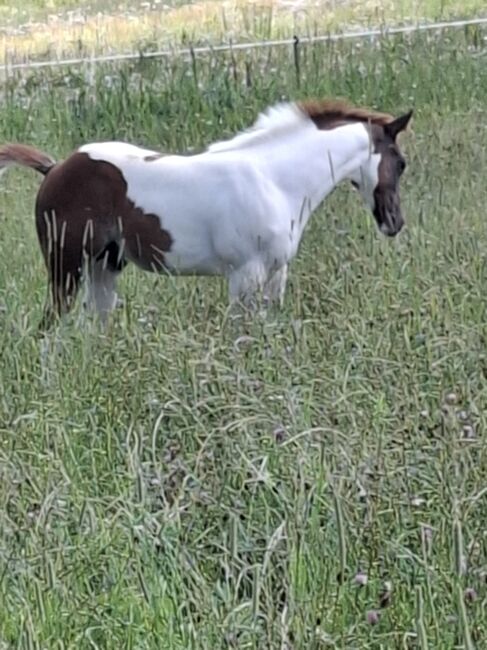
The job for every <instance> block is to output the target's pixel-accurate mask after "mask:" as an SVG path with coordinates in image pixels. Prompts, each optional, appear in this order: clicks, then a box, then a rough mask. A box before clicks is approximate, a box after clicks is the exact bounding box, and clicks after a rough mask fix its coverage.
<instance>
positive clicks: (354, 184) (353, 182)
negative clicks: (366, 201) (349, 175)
mask: <svg viewBox="0 0 487 650" xmlns="http://www.w3.org/2000/svg"><path fill="white" fill-rule="evenodd" d="M352 185H353V186H354V188H355V189H356V190H358V183H356V182H355V181H352Z"/></svg>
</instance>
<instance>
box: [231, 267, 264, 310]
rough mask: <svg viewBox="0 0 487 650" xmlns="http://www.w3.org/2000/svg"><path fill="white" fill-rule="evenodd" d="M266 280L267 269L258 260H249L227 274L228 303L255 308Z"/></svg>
mask: <svg viewBox="0 0 487 650" xmlns="http://www.w3.org/2000/svg"><path fill="white" fill-rule="evenodd" d="M266 281H267V271H266V269H265V267H264V265H263V264H262V262H260V261H259V260H251V261H249V262H247V263H246V264H243V265H242V266H240V267H239V268H237V269H234V270H232V271H231V272H230V273H229V274H228V290H229V295H230V303H231V304H235V303H240V304H242V305H243V306H244V307H246V308H248V309H255V308H256V307H257V305H258V302H259V298H260V297H261V295H260V294H261V292H262V289H263V287H264V285H265V282H266Z"/></svg>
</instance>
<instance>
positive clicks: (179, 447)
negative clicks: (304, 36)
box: [0, 30, 487, 650]
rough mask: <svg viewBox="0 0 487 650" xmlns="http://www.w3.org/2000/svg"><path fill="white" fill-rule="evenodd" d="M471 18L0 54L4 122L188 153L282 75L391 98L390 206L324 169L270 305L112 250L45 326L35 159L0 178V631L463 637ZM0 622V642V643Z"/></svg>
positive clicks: (474, 445) (27, 637) (476, 119)
mask: <svg viewBox="0 0 487 650" xmlns="http://www.w3.org/2000/svg"><path fill="white" fill-rule="evenodd" d="M484 45H485V32H482V31H479V30H474V31H472V30H469V31H466V32H461V33H458V32H456V33H454V34H453V33H452V34H446V35H443V36H441V37H439V36H437V37H435V38H433V37H425V36H422V37H411V38H398V39H395V40H385V41H382V42H380V43H379V42H372V43H368V44H362V45H361V46H359V45H347V46H340V45H334V46H326V45H323V46H315V47H313V48H304V49H302V51H301V52H300V66H299V70H300V74H299V77H298V75H297V72H296V66H295V59H294V54H293V51H292V49H291V50H289V51H287V50H282V49H279V50H277V49H276V50H272V51H270V52H266V53H253V54H249V55H245V56H237V55H235V56H232V55H231V54H228V55H226V56H220V57H218V58H214V57H207V58H201V59H197V60H196V61H195V62H193V61H191V59H188V60H171V61H160V62H141V63H138V64H134V65H130V66H119V67H99V68H96V69H91V68H80V69H72V70H69V71H67V72H66V71H63V72H52V73H46V74H38V75H35V76H29V77H14V78H11V79H10V80H9V81H8V83H7V84H6V86H5V93H4V98H3V108H2V111H1V112H0V135H1V140H17V141H22V142H30V143H32V144H35V145H37V146H40V147H42V148H45V149H46V150H47V151H48V152H49V153H52V154H55V155H56V156H58V157H62V156H64V155H66V154H67V153H68V152H69V151H70V150H71V149H72V148H73V147H75V146H76V145H78V144H80V143H81V142H86V141H95V140H98V139H108V138H120V139H128V140H131V141H133V142H138V143H140V144H147V145H150V146H151V147H159V148H160V149H163V150H171V151H188V150H190V149H199V148H201V147H203V146H205V145H206V144H207V143H208V142H210V141H212V140H214V139H217V138H222V137H223V136H225V135H228V134H230V133H233V132H234V131H235V130H236V129H239V128H242V127H244V126H246V125H248V124H249V123H250V122H251V121H252V120H253V119H254V118H255V115H256V113H257V112H258V111H259V110H260V109H262V108H263V107H264V106H266V105H267V104H269V103H271V102H275V101H277V100H279V99H284V98H298V97H305V96H311V95H312V96H319V95H342V96H347V97H349V98H350V99H352V100H354V101H356V102H357V103H362V104H367V105H369V106H376V107H377V108H380V109H383V110H390V111H393V112H395V113H398V112H399V111H403V110H405V109H408V108H410V107H412V106H414V107H415V111H416V112H415V123H414V130H413V132H412V133H411V134H410V135H409V136H406V137H405V138H404V142H403V147H404V150H405V152H406V154H407V158H408V161H409V167H408V171H407V173H406V176H405V178H404V183H403V187H402V195H403V203H404V212H405V215H406V218H407V221H408V227H407V230H406V231H404V232H403V233H401V235H400V236H399V238H398V239H396V240H394V241H392V242H391V241H385V240H384V239H382V238H381V237H380V235H379V234H377V232H376V229H375V226H374V225H373V223H372V219H371V218H370V217H369V216H367V215H366V214H365V213H364V209H363V208H362V206H360V205H359V202H358V199H357V197H356V195H355V194H354V193H353V192H352V190H351V189H349V188H341V189H340V190H339V191H338V192H337V193H335V194H334V195H333V196H332V197H330V199H329V200H328V202H327V203H326V205H325V207H324V208H323V209H322V210H320V211H319V213H318V214H317V215H316V217H315V219H314V221H313V222H312V224H311V226H310V228H309V232H308V233H307V235H306V237H305V240H304V242H303V245H302V248H301V251H300V255H299V258H298V259H297V260H296V262H295V263H294V264H293V267H292V270H291V277H290V285H289V288H288V294H287V298H286V304H285V308H284V310H283V311H282V312H280V313H273V314H270V315H269V317H268V318H267V319H266V320H262V319H256V320H255V321H254V322H251V321H244V322H233V321H232V320H229V319H228V318H227V314H226V295H225V289H224V286H223V284H222V283H221V282H220V281H218V280H215V279H211V280H205V279H186V280H182V279H174V280H170V279H166V278H159V277H155V276H152V275H149V274H143V273H141V272H140V271H137V270H136V269H134V268H129V269H127V270H126V271H125V272H124V276H123V280H122V282H121V293H122V295H123V297H124V300H125V302H124V307H123V308H122V309H121V310H119V311H118V312H117V313H116V314H115V315H114V318H113V319H112V322H111V324H110V327H109V329H108V330H107V331H104V332H102V331H100V330H99V329H98V328H97V327H96V324H90V323H89V322H87V323H84V325H82V326H81V325H80V324H79V323H78V322H77V321H78V319H79V318H81V314H80V310H78V311H77V313H76V314H75V316H74V317H73V318H72V319H70V320H68V321H67V322H66V323H65V324H64V325H63V326H61V327H60V329H59V330H58V331H57V332H56V334H54V335H53V336H52V337H51V338H50V339H49V341H48V343H47V344H43V345H41V344H40V343H39V341H38V339H37V338H36V337H35V328H36V325H37V321H38V319H39V317H40V313H41V308H42V303H43V299H44V296H45V277H44V269H43V266H42V262H41V259H40V254H39V251H38V247H37V242H36V241H35V233H34V225H33V219H32V208H33V200H34V195H35V188H36V187H37V186H38V183H39V178H38V177H37V176H34V174H31V173H30V172H27V171H25V170H12V172H9V174H8V176H4V177H3V178H2V186H1V202H0V210H1V214H2V220H1V223H2V227H1V228H0V247H1V248H0V250H1V251H2V254H1V256H0V309H1V315H0V317H1V321H0V323H1V327H0V337H1V347H2V351H3V352H2V372H1V375H0V382H1V383H0V409H1V411H0V420H1V421H0V476H1V479H2V480H1V483H0V576H1V579H0V594H1V595H0V597H1V602H2V607H1V608H0V642H1V643H3V647H5V648H10V647H12V648H13V647H18V648H24V647H26V648H119V647H124V648H158V649H160V648H171V649H175V650H176V649H178V648H181V649H185V650H186V649H187V648H198V649H200V648H201V649H204V650H210V649H211V650H213V649H216V648H256V649H257V648H259V649H262V648H269V649H273V648H276V649H280V650H283V649H284V648H288V649H291V648H292V649H294V650H298V649H304V648H306V649H313V648H316V649H318V648H325V647H336V648H361V649H365V648H371V649H374V650H375V649H377V648H388V649H389V648H410V647H421V648H427V647H430V648H445V649H446V648H448V649H449V648H453V647H463V648H471V647H477V648H482V647H485V645H486V643H487V636H486V628H485V569H486V553H485V518H486V515H487V505H486V495H485V484H486V479H487V470H486V468H487V462H486V461H487V458H486V446H485V425H486V412H487V411H486V406H487V383H486V372H487V356H486V352H485V346H486V334H487V331H486V326H485V286H486V283H485V280H486V270H485V269H486V266H485V264H486V259H487V257H486V255H487V253H486V251H487V234H486V229H485V205H486V200H487V189H486V187H487V186H486V182H485V179H486V173H487V129H486V124H487V121H486V117H487V110H486V106H487V66H486V57H485V52H484V50H483V49H482V48H483V47H484ZM1 643H0V645H1Z"/></svg>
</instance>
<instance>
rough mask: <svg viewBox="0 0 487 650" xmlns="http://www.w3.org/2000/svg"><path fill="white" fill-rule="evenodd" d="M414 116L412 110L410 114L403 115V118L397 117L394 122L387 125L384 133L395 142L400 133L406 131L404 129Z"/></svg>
mask: <svg viewBox="0 0 487 650" xmlns="http://www.w3.org/2000/svg"><path fill="white" fill-rule="evenodd" d="M412 115H413V111H412V110H410V111H409V113H405V114H404V115H401V117H397V118H396V119H395V120H394V121H392V122H389V124H386V125H385V126H384V131H385V132H386V133H387V135H389V136H390V137H391V138H392V139H393V140H395V139H396V138H397V136H398V135H399V133H401V131H404V129H405V128H406V127H407V125H408V124H409V120H410V119H411V117H412Z"/></svg>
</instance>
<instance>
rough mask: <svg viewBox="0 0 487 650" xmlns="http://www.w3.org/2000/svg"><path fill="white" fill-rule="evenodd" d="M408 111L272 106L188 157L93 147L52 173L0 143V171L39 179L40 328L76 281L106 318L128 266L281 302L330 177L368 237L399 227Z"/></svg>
mask: <svg viewBox="0 0 487 650" xmlns="http://www.w3.org/2000/svg"><path fill="white" fill-rule="evenodd" d="M411 114H412V111H411V112H409V113H407V114H405V115H402V116H401V117H399V118H397V119H393V118H392V117H391V116H390V115H386V114H384V113H376V112H373V111H369V110H365V109H360V108H356V107H353V106H350V105H349V104H347V103H345V102H341V101H336V100H331V101H319V102H303V103H288V104H278V105H276V106H274V107H271V108H269V109H268V110H267V111H266V112H264V113H262V114H261V115H260V116H259V117H258V119H257V121H256V122H255V124H254V125H253V127H252V128H251V129H249V130H248V131H245V132H243V133H240V134H238V135H237V136H235V137H234V138H233V139H230V140H228V141H224V142H219V143H216V144H213V145H211V146H210V147H209V148H208V149H207V150H206V151H204V152H202V153H200V154H197V155H192V156H179V155H162V154H159V153H157V152H155V151H149V150H147V149H141V148H139V147H136V146H133V145H130V144H126V143H122V142H104V143H95V144H88V145H84V146H82V147H80V148H79V149H78V150H76V151H75V152H74V153H72V154H71V155H70V156H69V157H68V158H67V159H66V160H65V161H64V162H60V163H56V162H55V161H54V160H52V158H51V157H50V156H48V155H46V154H45V153H42V152H40V151H38V150H36V149H34V148H32V147H29V146H26V145H22V144H8V145H5V146H3V147H0V170H1V169H2V168H4V167H7V166H9V165H12V164H18V165H23V166H25V167H31V168H33V169H35V170H37V171H38V172H40V173H41V174H43V175H44V177H45V178H44V180H43V182H42V184H41V187H40V189H39V192H38V194H37V201H36V226H37V233H38V237H39V242H40V246H41V249H42V253H43V256H44V260H45V262H46V265H47V270H48V275H49V285H50V288H51V296H52V298H51V300H50V301H49V303H48V306H47V308H46V315H45V320H44V325H45V326H48V325H49V324H50V322H51V321H52V320H53V317H54V316H56V315H59V314H62V313H64V312H67V311H68V310H69V309H70V308H71V306H72V305H73V302H74V300H75V297H76V294H77V292H78V288H79V286H80V282H81V279H82V278H84V279H85V281H86V285H87V301H86V302H87V304H88V306H91V307H92V308H94V309H95V310H96V311H97V312H98V313H99V314H100V316H101V317H102V318H104V317H106V315H107V314H108V312H109V311H110V310H111V309H113V307H114V305H115V303H116V293H115V285H116V279H117V276H118V275H119V274H120V272H121V271H122V269H123V268H124V266H125V265H126V264H127V262H128V261H131V262H134V263H135V264H137V266H139V267H140V268H142V269H144V270H147V271H158V272H169V273H176V274H183V275H194V274H198V275H224V276H225V277H226V278H227V279H228V282H229V292H230V298H231V300H242V301H243V302H247V303H248V302H249V301H250V302H252V301H253V298H254V297H255V295H256V293H257V292H258V291H259V290H263V291H264V294H265V295H266V296H267V297H268V299H269V300H271V301H272V300H277V301H278V302H281V303H282V300H283V296H284V291H285V287H286V277H287V267H288V263H289V262H290V261H291V259H292V258H293V257H294V256H295V255H296V253H297V250H298V246H299V243H300V241H301V238H302V235H303V231H304V229H305V226H306V223H307V221H308V219H309V217H310V215H311V214H312V212H313V211H314V210H315V209H316V208H317V207H318V205H319V204H320V203H321V202H322V201H323V199H324V198H325V197H326V196H327V195H328V194H329V193H330V192H331V190H332V189H333V188H334V187H335V186H336V185H337V184H338V183H340V182H341V181H343V180H349V181H351V182H352V183H353V184H354V186H355V187H356V188H357V189H358V190H359V192H360V194H361V195H362V197H363V199H364V200H365V202H366V204H367V205H368V206H369V208H370V210H371V211H372V213H373V214H374V216H375V219H376V221H377V224H378V226H379V229H380V230H381V232H382V233H384V234H385V235H389V236H394V235H396V234H397V233H398V232H399V231H400V230H401V228H402V226H403V217H402V214H401V209H400V202H399V179H400V176H401V174H402V172H403V171H404V168H405V162H404V158H403V155H402V154H401V151H400V149H399V147H398V144H397V136H398V134H399V133H400V132H401V131H402V130H404V129H405V128H406V126H407V124H408V122H409V120H410V118H411Z"/></svg>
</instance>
